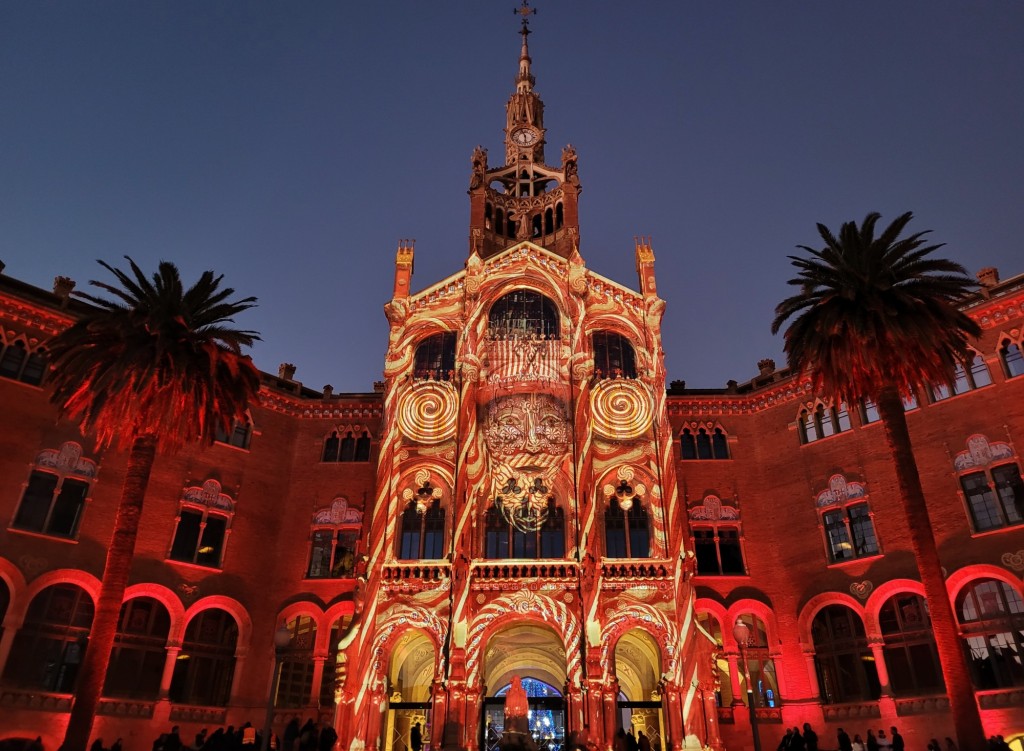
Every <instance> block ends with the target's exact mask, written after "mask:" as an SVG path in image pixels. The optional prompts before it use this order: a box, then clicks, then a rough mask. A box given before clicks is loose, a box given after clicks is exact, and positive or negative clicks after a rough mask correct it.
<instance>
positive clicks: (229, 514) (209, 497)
mask: <svg viewBox="0 0 1024 751" xmlns="http://www.w3.org/2000/svg"><path fill="white" fill-rule="evenodd" d="M234 509H235V504H234V501H233V500H232V498H231V496H229V495H227V494H226V493H222V492H221V486H220V483H219V482H217V481H216V480H207V481H206V482H205V483H203V486H202V487H201V488H200V487H192V488H187V489H186V490H185V493H184V494H183V496H182V500H181V505H180V506H179V509H178V518H177V520H176V523H175V525H174V538H173V540H172V542H171V550H170V552H169V553H168V554H167V558H168V559H169V560H172V561H181V562H183V563H194V564H196V565H198V566H208V567H210V568H220V566H221V561H222V560H223V557H224V546H225V544H226V543H227V536H228V531H229V528H230V527H231V519H232V518H233V517H234Z"/></svg>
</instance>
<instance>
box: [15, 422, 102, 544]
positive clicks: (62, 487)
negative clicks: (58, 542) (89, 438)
mask: <svg viewBox="0 0 1024 751" xmlns="http://www.w3.org/2000/svg"><path fill="white" fill-rule="evenodd" d="M35 466H36V467H37V469H33V470H32V472H31V473H30V474H29V478H28V483H27V484H26V485H25V492H24V493H22V496H21V503H20V504H19V505H18V511H17V513H15V515H14V521H13V522H12V523H11V526H12V527H13V528H14V529H23V530H26V531H28V532H38V533H40V534H44V535H52V536H54V537H71V538H73V537H75V535H76V534H77V533H78V526H79V524H80V522H81V520H82V514H83V513H84V512H85V504H86V500H87V498H88V496H89V489H90V482H91V480H92V479H93V478H94V477H95V476H96V463H95V462H93V461H92V460H90V459H84V458H82V447H81V446H79V445H78V444H77V443H74V442H72V441H69V442H67V443H64V444H63V445H62V446H61V447H60V448H59V449H46V450H44V451H41V452H40V453H39V454H38V455H37V456H36V461H35Z"/></svg>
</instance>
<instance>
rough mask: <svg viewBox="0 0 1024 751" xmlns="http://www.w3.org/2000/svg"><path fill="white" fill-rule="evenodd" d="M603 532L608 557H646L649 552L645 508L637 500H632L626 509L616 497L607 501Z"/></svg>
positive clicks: (649, 538)
mask: <svg viewBox="0 0 1024 751" xmlns="http://www.w3.org/2000/svg"><path fill="white" fill-rule="evenodd" d="M604 533H605V555H606V556H607V557H608V558H647V557H648V556H649V555H650V554H651V532H650V524H649V521H648V518H647V510H646V509H645V508H644V506H643V504H642V503H640V501H639V500H634V501H633V502H632V503H631V504H630V506H629V508H626V509H624V508H622V506H621V505H620V504H619V500H618V499H617V498H613V499H612V500H611V501H609V503H608V507H607V509H606V511H605V515H604Z"/></svg>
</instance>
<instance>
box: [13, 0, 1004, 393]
mask: <svg viewBox="0 0 1024 751" xmlns="http://www.w3.org/2000/svg"><path fill="white" fill-rule="evenodd" d="M516 5H517V2H514V1H513V0H486V1H484V0H459V1H454V0H452V1H448V2H437V1H434V2H427V1H426V0H416V1H415V2H414V1H412V0H394V1H389V2H374V1H372V0H368V1H365V2H340V1H334V2H318V1H316V0H303V1H302V2H259V1H256V0H245V1H244V2H243V1H242V0H235V1H228V0H197V1H195V2H189V1H186V0H166V1H164V2H145V1H142V2H140V1H138V0H132V1H131V2H116V1H113V0H109V1H102V2H101V1H99V0H97V1H94V2H81V0H74V1H73V2H70V1H69V2H50V1H46V0H4V2H2V3H0V176H2V178H0V260H2V261H4V262H5V263H6V265H7V268H6V271H5V272H4V273H5V274H8V275H10V276H13V277H15V278H18V279H21V280H23V281H26V282H29V283H32V284H35V285H38V286H40V287H44V288H47V289H48V288H50V286H51V284H52V279H53V277H54V276H55V275H58V274H60V275H64V276H70V277H71V278H73V279H75V280H76V281H77V282H78V285H79V289H85V288H86V287H87V282H88V280H89V279H97V278H99V279H103V280H108V279H109V276H108V275H107V273H106V272H105V271H103V269H101V268H100V267H99V266H98V265H97V264H96V262H95V261H96V259H103V260H106V261H108V262H112V263H114V264H116V265H121V264H123V263H124V262H123V260H122V256H124V255H126V254H127V255H131V256H132V257H134V258H135V260H136V261H138V262H139V263H140V265H141V266H142V267H143V268H144V269H146V270H147V271H148V272H152V271H153V270H155V268H156V264H157V262H158V261H159V260H161V259H163V260H169V261H173V262H175V263H177V264H178V265H179V267H181V269H182V272H183V276H184V277H185V279H186V280H187V281H189V282H191V281H194V280H195V278H196V277H197V276H198V275H199V274H200V273H201V272H202V271H203V270H205V269H207V268H212V269H214V270H215V271H217V272H218V273H223V274H224V275H225V280H226V282H227V283H228V284H229V285H230V286H232V287H234V288H235V289H236V290H237V291H238V294H239V296H246V295H254V296H256V297H258V298H259V307H258V308H256V309H254V310H252V311H249V312H248V313H246V314H245V315H244V316H243V317H241V318H240V319H239V320H238V322H237V323H238V324H239V325H240V326H241V327H242V328H249V329H255V330H257V331H259V332H260V333H261V335H262V338H263V341H262V342H261V343H259V344H258V345H257V346H256V347H255V349H254V350H253V355H254V358H255V360H256V363H257V365H258V366H259V367H260V368H261V369H263V370H266V371H270V372H276V370H277V366H278V363H281V362H292V363H294V364H296V366H297V368H298V369H297V373H296V379H297V380H300V381H302V382H303V383H305V384H306V385H307V386H310V387H312V388H316V389H319V388H321V387H322V386H323V385H324V384H332V385H333V386H334V389H335V391H336V392H344V391H369V390H371V388H372V384H373V381H374V380H378V379H380V378H381V370H382V368H383V360H384V351H385V347H386V343H387V325H386V321H385V318H384V314H383V310H382V307H383V305H384V303H385V302H387V300H388V298H389V296H390V293H391V287H392V278H393V273H394V254H395V249H396V247H397V244H398V240H399V239H400V238H415V240H416V261H415V275H414V277H413V288H414V289H415V290H419V289H422V288H424V287H427V286H429V285H431V284H433V283H434V282H436V281H439V280H440V279H442V278H444V277H446V276H448V275H450V274H452V273H454V272H456V271H458V270H460V269H461V268H462V264H463V262H464V261H465V258H466V254H467V247H468V244H467V234H468V219H469V202H468V197H467V196H466V189H467V187H468V184H469V177H470V155H471V153H472V150H473V147H474V146H475V145H477V144H481V145H483V146H484V147H485V148H488V149H489V151H490V162H491V165H492V166H493V165H495V164H499V163H501V162H503V158H504V149H503V147H502V138H503V133H502V128H503V127H504V118H505V115H504V106H505V102H506V100H507V98H508V96H509V94H510V93H511V91H512V89H513V80H514V76H515V73H516V69H517V59H518V53H519V36H518V34H517V30H518V21H517V19H516V16H515V15H513V8H514V7H515V6H516ZM534 5H536V7H537V8H538V13H537V15H536V16H535V17H534V18H533V21H532V23H531V27H532V29H533V32H534V33H533V34H532V35H531V37H530V51H531V54H532V57H533V72H534V74H535V75H536V77H537V84H536V89H537V91H538V93H539V94H540V95H541V97H542V98H543V99H544V102H545V106H546V110H545V124H546V126H547V142H548V147H547V157H548V162H549V163H553V164H556V165H557V164H558V161H559V154H560V151H561V147H562V146H564V145H565V144H567V143H572V144H573V145H574V146H575V147H576V149H577V151H578V152H579V174H580V179H581V183H582V185H583V194H582V196H581V198H580V225H581V243H580V251H581V253H582V255H583V258H584V260H585V261H586V263H587V266H588V267H589V268H590V269H592V270H594V271H596V272H597V273H599V274H602V275H604V276H607V277H610V278H612V279H614V280H616V281H618V282H620V283H624V284H626V285H627V286H629V287H632V288H636V287H637V280H636V272H635V268H634V258H633V247H634V245H633V237H634V236H635V235H649V236H651V238H652V243H653V247H654V251H655V255H656V257H657V263H656V270H657V274H658V289H659V292H660V294H661V296H662V297H664V298H665V299H666V300H667V301H668V309H667V312H666V319H665V324H664V334H665V350H666V353H667V360H668V372H669V379H670V380H674V379H682V380H685V381H686V382H687V385H688V386H690V387H699V388H711V387H720V386H724V385H725V382H726V381H727V380H729V379H735V380H737V381H740V382H742V381H746V380H748V379H750V378H751V377H753V376H754V375H756V373H757V367H756V363H757V361H758V360H759V359H760V358H762V357H773V358H775V359H776V360H777V361H778V363H779V364H780V366H781V365H782V363H783V357H782V342H781V337H773V336H772V335H771V334H770V332H769V325H770V323H771V319H772V311H773V309H774V307H775V305H776V303H777V302H778V301H779V300H781V299H782V298H783V297H785V296H787V295H788V294H789V292H790V290H789V288H788V287H787V285H786V284H785V281H786V280H787V279H789V278H790V277H791V276H792V267H791V266H790V264H789V261H788V260H787V258H786V256H787V255H788V254H791V253H794V252H795V247H794V246H796V245H797V244H809V245H816V244H818V243H817V241H818V235H817V231H816V229H815V223H816V222H824V223H825V224H827V225H829V226H831V227H834V228H838V225H839V224H840V223H841V222H843V221H846V220H850V219H855V220H858V221H859V220H861V219H862V218H863V217H864V216H865V214H867V213H868V212H870V211H878V212H880V213H881V214H882V217H883V222H886V223H887V222H888V221H889V220H891V219H893V218H895V217H896V216H897V215H898V214H900V213H902V212H904V211H908V210H910V211H913V212H914V214H915V217H916V218H915V221H914V222H913V223H912V224H911V225H910V229H911V230H923V229H931V230H933V235H932V237H933V239H934V240H935V241H937V242H945V243H946V248H944V250H943V252H944V253H945V254H946V255H948V256H949V257H951V258H953V259H955V260H957V261H959V262H960V263H962V264H964V265H965V266H966V267H967V269H968V270H969V271H970V273H972V274H973V273H974V272H975V271H977V270H978V269H979V268H981V267H983V266H997V267H998V268H999V269H1000V272H1001V273H1002V275H1003V277H1004V278H1005V277H1008V276H1012V275H1015V274H1018V273H1022V272H1024V252H1022V247H1021V242H1022V240H1021V238H1024V190H1022V185H1024V43H1022V41H1021V33H1022V32H1024V3H1021V2H1011V1H1010V0H991V1H986V2H967V1H966V0H965V1H964V2H955V3H954V2H938V1H936V0H928V1H916V2H914V1H901V2H893V1H892V0H875V1H867V2H845V3H843V2H821V1H820V0H817V1H815V2H765V1H764V0H750V1H744V0H733V1H731V2H726V1H722V2H709V1H704V2H669V1H668V0H663V1H661V2H639V1H633V2H621V1H620V2H611V1H610V0H608V1H605V0H536V1H535V2H534Z"/></svg>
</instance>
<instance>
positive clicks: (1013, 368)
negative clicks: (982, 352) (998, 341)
mask: <svg viewBox="0 0 1024 751" xmlns="http://www.w3.org/2000/svg"><path fill="white" fill-rule="evenodd" d="M999 359H1000V360H1002V362H1003V369H1004V370H1005V371H1006V377H1007V378H1016V377H1017V376H1021V375H1024V353H1022V352H1021V348H1020V345H1019V344H1017V343H1015V342H1011V341H1010V340H1009V339H1004V340H1003V344H1002V346H1001V347H1000V348H999Z"/></svg>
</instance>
